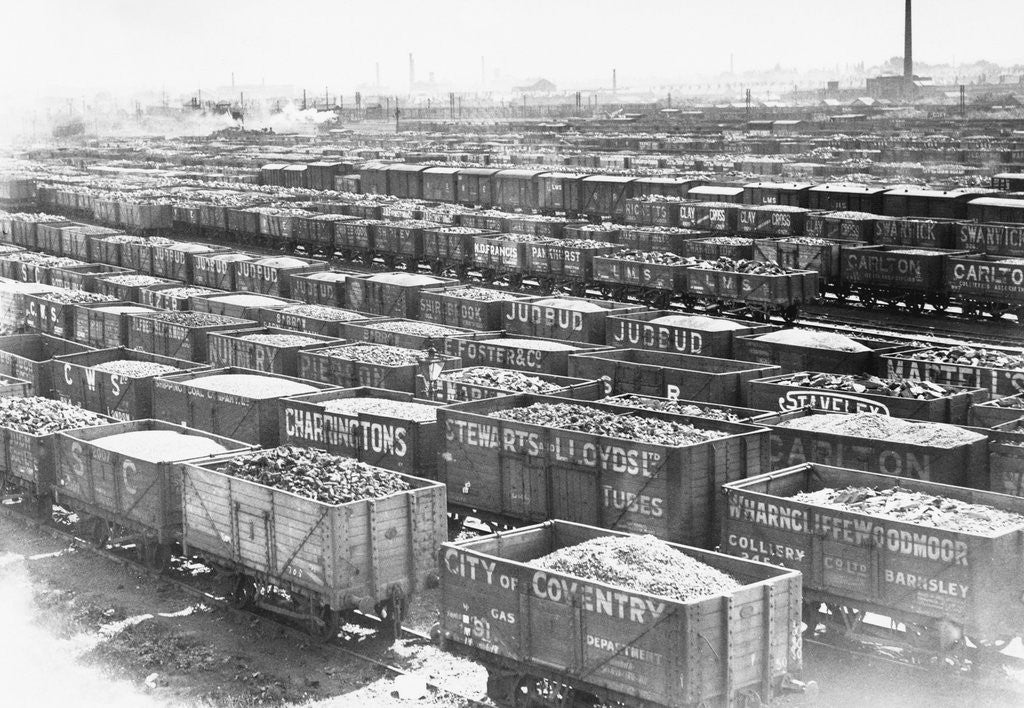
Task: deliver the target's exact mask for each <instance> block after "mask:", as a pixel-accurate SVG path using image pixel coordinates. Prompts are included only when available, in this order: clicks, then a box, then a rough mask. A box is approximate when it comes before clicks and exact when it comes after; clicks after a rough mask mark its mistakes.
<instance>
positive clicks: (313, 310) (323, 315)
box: [280, 305, 366, 322]
mask: <svg viewBox="0 0 1024 708" xmlns="http://www.w3.org/2000/svg"><path fill="white" fill-rule="evenodd" d="M280 312H283V313H285V314H288V315H298V316H300V317H313V318H315V319H318V320H327V321H329V322H350V321H352V320H362V319H366V315H361V314H359V313H358V312H352V311H351V310H341V309H339V308H337V307H326V306H324V305H289V306H288V307H285V308H283V309H282V310H280Z"/></svg>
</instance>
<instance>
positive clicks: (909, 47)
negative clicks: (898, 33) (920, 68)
mask: <svg viewBox="0 0 1024 708" xmlns="http://www.w3.org/2000/svg"><path fill="white" fill-rule="evenodd" d="M903 78H904V79H906V80H907V81H913V79H914V40H913V23H912V22H911V21H910V0H907V10H906V17H905V19H904V28H903Z"/></svg>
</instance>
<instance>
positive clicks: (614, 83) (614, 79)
mask: <svg viewBox="0 0 1024 708" xmlns="http://www.w3.org/2000/svg"><path fill="white" fill-rule="evenodd" d="M618 83H619V82H618V71H617V70H616V69H612V94H613V95H614V94H615V93H616V92H617V91H618V88H619V87H618Z"/></svg>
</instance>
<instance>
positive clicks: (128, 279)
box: [103, 275, 164, 286]
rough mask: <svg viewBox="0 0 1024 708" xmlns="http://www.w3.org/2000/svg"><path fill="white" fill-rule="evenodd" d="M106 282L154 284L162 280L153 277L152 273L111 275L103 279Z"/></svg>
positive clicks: (131, 284) (132, 284) (140, 284)
mask: <svg viewBox="0 0 1024 708" xmlns="http://www.w3.org/2000/svg"><path fill="white" fill-rule="evenodd" d="M103 281H104V282H106V283H114V284H115V285H130V286H144V285H156V284H157V283H162V282H164V281H163V279H162V278H154V277H153V276H152V275H111V276H107V277H106V278H104V279H103Z"/></svg>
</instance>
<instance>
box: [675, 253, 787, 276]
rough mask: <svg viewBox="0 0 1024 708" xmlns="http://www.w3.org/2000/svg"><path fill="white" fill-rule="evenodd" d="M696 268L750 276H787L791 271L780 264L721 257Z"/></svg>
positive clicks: (701, 262)
mask: <svg viewBox="0 0 1024 708" xmlns="http://www.w3.org/2000/svg"><path fill="white" fill-rule="evenodd" d="M694 267H695V268H700V269H701V270H721V271H725V272H728V273H746V274H749V275H785V274H786V273H788V272H789V271H787V270H786V269H785V268H783V267H782V266H780V265H779V264H778V263H772V262H765V261H752V260H748V259H746V258H740V259H738V260H737V259H733V258H728V257H726V256H721V257H719V258H716V259H715V260H713V261H700V262H699V263H697V264H696V265H695V266H694Z"/></svg>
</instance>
